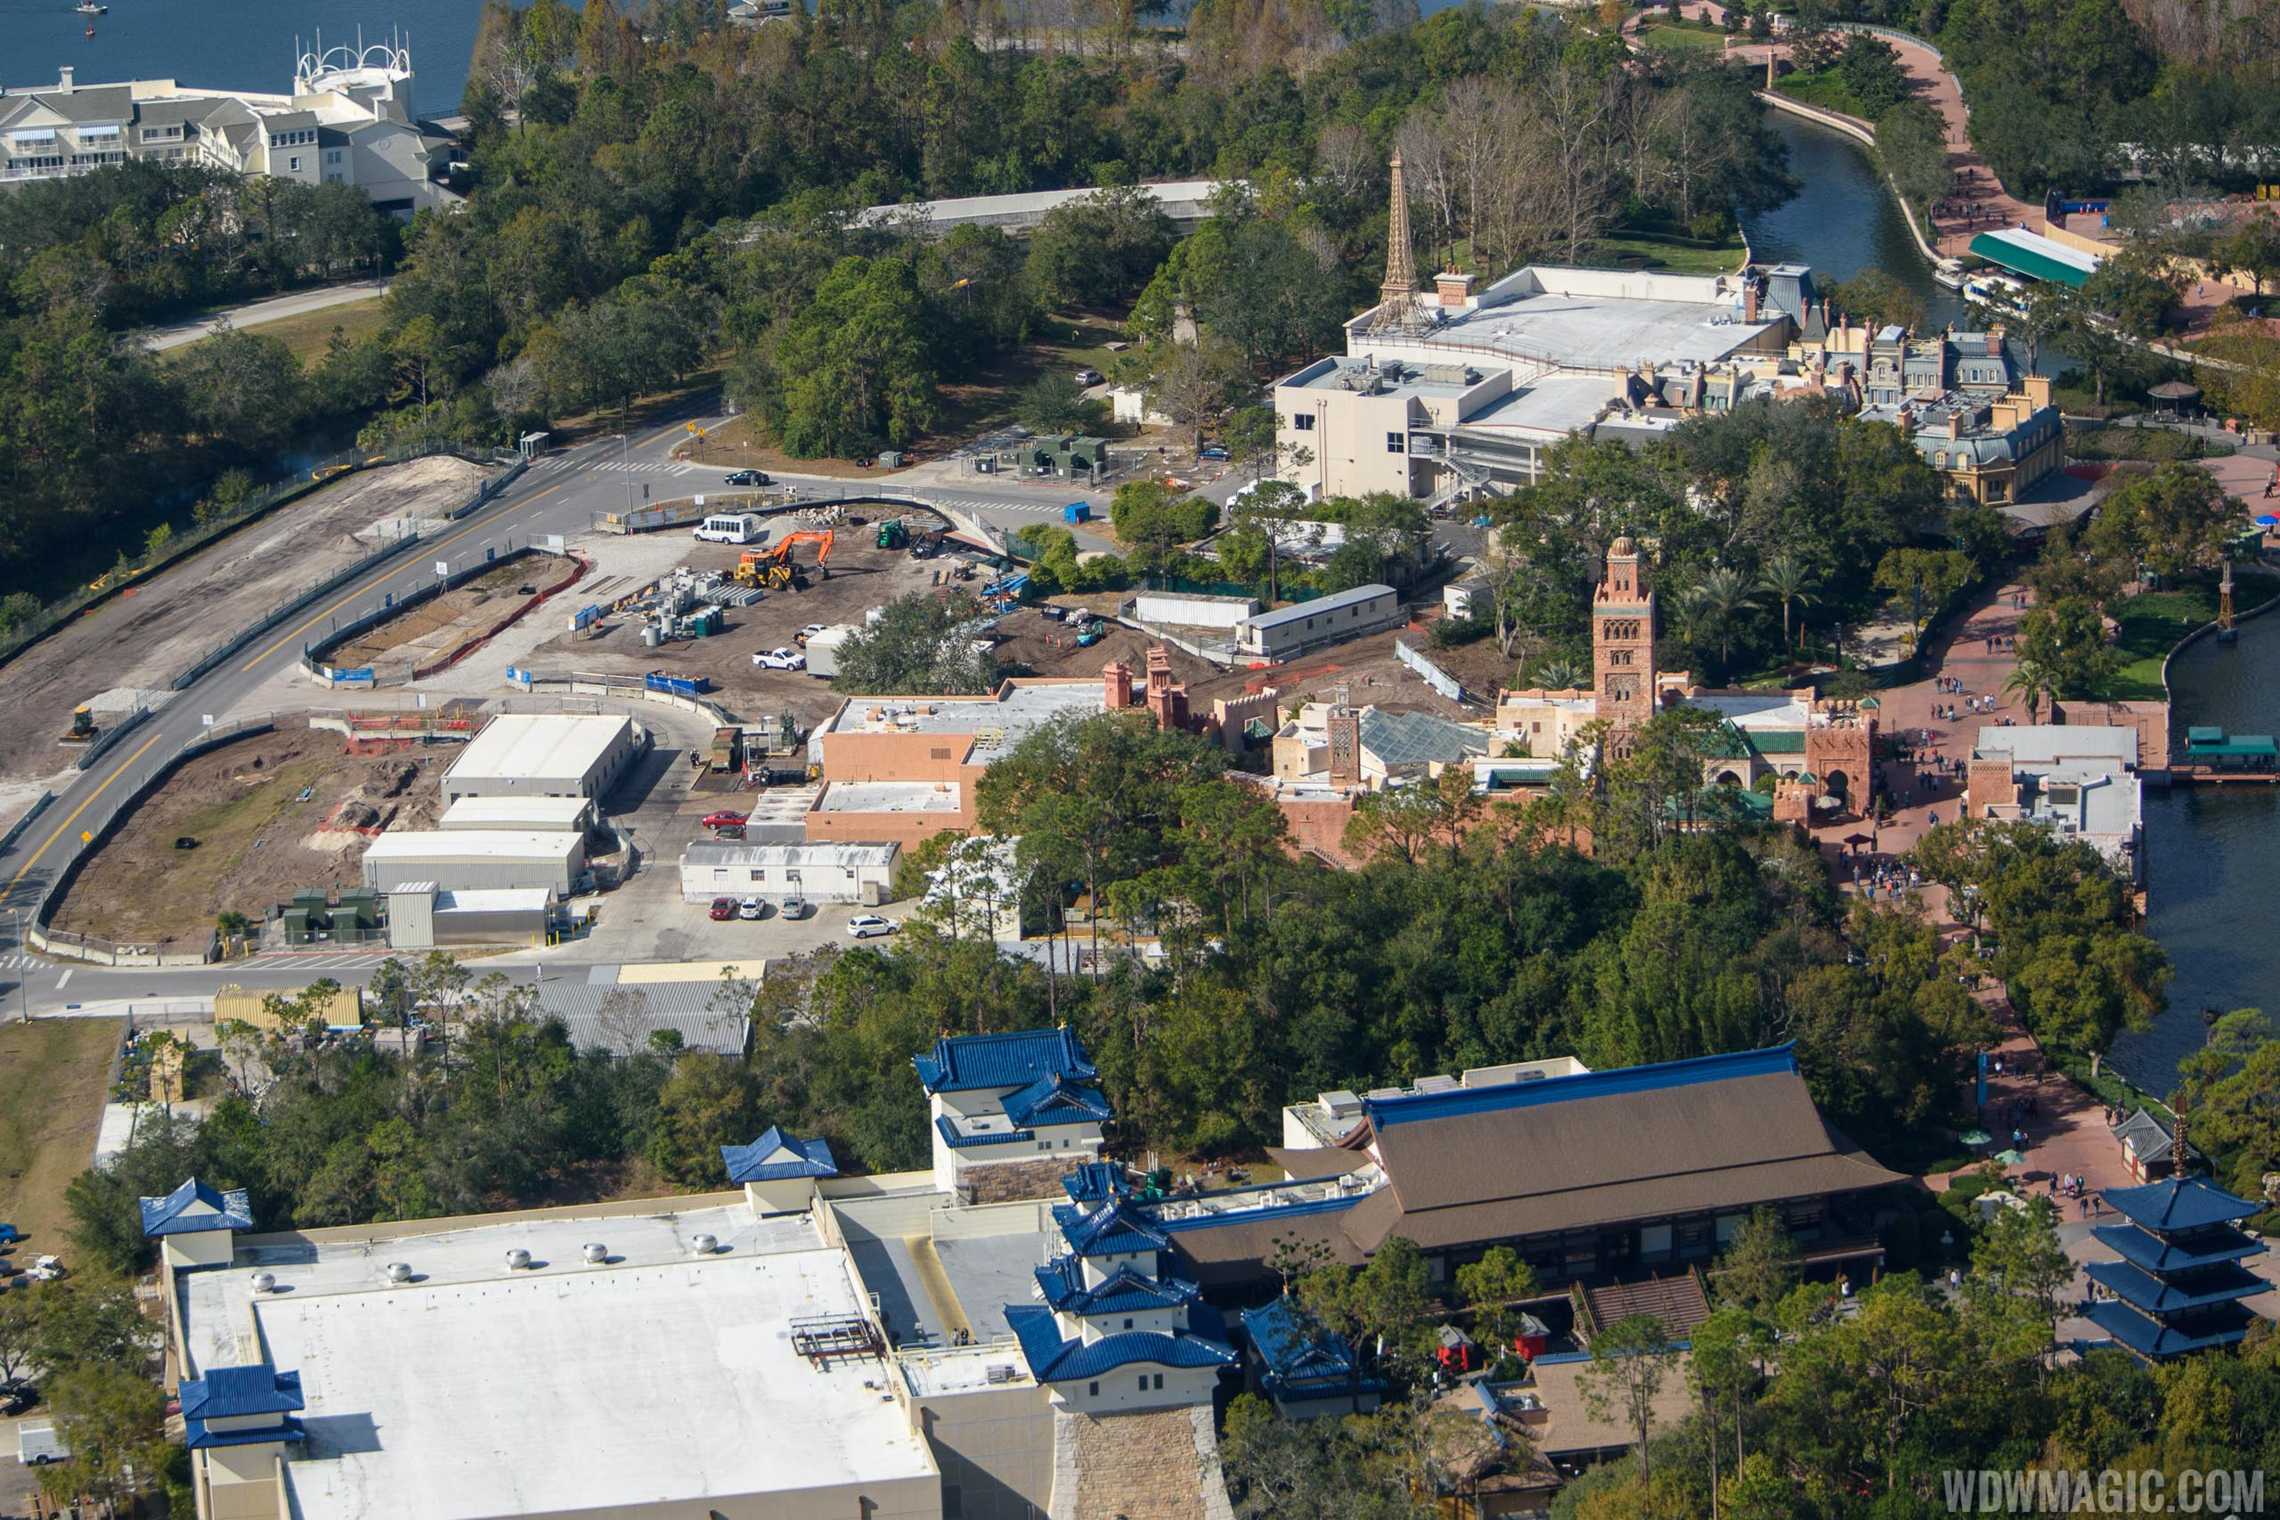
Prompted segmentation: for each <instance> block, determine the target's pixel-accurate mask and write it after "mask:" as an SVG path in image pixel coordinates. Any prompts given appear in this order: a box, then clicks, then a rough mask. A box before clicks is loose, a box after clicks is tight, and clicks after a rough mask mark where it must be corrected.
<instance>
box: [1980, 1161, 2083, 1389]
mask: <svg viewBox="0 0 2280 1520" xmlns="http://www.w3.org/2000/svg"><path fill="white" fill-rule="evenodd" d="M1971 1272H1972V1276H1973V1277H1974V1278H1975V1279H1976V1280H1977V1282H1978V1284H1979V1285H1980V1286H1981V1287H1983V1288H1984V1289H1985V1290H1986V1291H1987V1292H1988V1293H1990V1294H1992V1295H1995V1296H1996V1297H1997V1298H2000V1299H2005V1300H2011V1301H2013V1302H2014V1306H2015V1307H2018V1308H2020V1309H2021V1310H2023V1311H2024V1313H2025V1316H2026V1318H2027V1320H2028V1322H2029V1323H2031V1324H2032V1325H2033V1326H2035V1327H2036V1338H2037V1339H2038V1340H2039V1342H2040V1344H2039V1345H2037V1346H2036V1348H2035V1349H2036V1353H2037V1354H2040V1352H2041V1351H2042V1350H2044V1349H2046V1348H2047V1347H2048V1346H2049V1343H2050V1338H2051V1328H2052V1324H2053V1321H2054V1319H2055V1317H2056V1316H2057V1314H2058V1310H2059V1301H2060V1299H2061V1297H2062V1296H2063V1295H2064V1294H2065V1292H2066V1290H2067V1288H2068V1287H2069V1286H2070V1285H2071V1284H2072V1283H2073V1281H2074V1263H2073V1261H2072V1260H2070V1259H2069V1258H2068V1256H2067V1254H2066V1247H2065V1246H2064V1245H2062V1244H2060V1242H2059V1238H2058V1206H2057V1205H2056V1204H2054V1203H2052V1202H2051V1201H2050V1199H2048V1198H2030V1199H2028V1200H2026V1203H2025V1206H2024V1207H2021V1208H2004V1209H1999V1210H1997V1211H1996V1213H1995V1217H1994V1218H1993V1219H1991V1220H1989V1221H1988V1224H1987V1228H1986V1229H1984V1230H1982V1231H1981V1232H1980V1234H1979V1238H1978V1239H1977V1240H1976V1241H1974V1242H1973V1243H1972V1247H1971Z"/></svg>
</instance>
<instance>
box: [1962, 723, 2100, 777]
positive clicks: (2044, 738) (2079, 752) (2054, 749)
mask: <svg viewBox="0 0 2280 1520" xmlns="http://www.w3.org/2000/svg"><path fill="white" fill-rule="evenodd" d="M1972 749H1973V751H1974V752H1975V753H1977V754H1979V755H1981V756H1984V757H1985V758H1987V759H1990V760H1992V759H1995V758H1996V757H1997V756H2003V757H2006V758H2008V759H2009V760H2010V761H2011V763H2012V764H2014V765H2059V764H2063V763H2065V762H2068V761H2073V762H2077V763H2080V762H2084V761H2100V760H2102V761H2106V762H2108V764H2109V768H2111V767H2112V766H2123V765H2135V764H2137V763H2138V733H2137V730H2136V729H2135V728H2119V727H2111V726H2108V725H2105V724H2099V723H2083V724H2075V723H2013V724H2009V725H2002V724H1995V723H1986V724H1982V725H1980V729H1979V733H1978V736H1977V737H1976V738H1974V739H1973V740H1972Z"/></svg>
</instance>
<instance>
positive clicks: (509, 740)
mask: <svg viewBox="0 0 2280 1520" xmlns="http://www.w3.org/2000/svg"><path fill="white" fill-rule="evenodd" d="M648 744H649V736H648V734H647V733H645V732H644V731H643V730H642V729H641V727H640V726H639V725H637V724H636V723H635V722H634V721H633V720H632V719H631V718H621V717H609V716H604V715H598V714H597V715H580V714H571V713H506V714H503V715H501V716H499V717H496V718H493V719H492V720H491V721H490V722H488V723H486V724H484V725H483V731H482V732H481V733H479V734H477V735H476V736H475V737H474V738H473V739H472V740H471V741H469V743H468V745H467V748H466V749H465V750H463V751H461V752H460V756H459V758H458V759H457V760H455V761H453V762H452V765H451V769H450V770H448V771H445V772H444V774H443V800H444V802H445V803H446V804H450V803H455V802H458V801H459V800H460V799H461V798H463V797H585V798H589V799H599V798H601V797H602V796H604V795H605V794H607V793H608V791H609V790H610V788H611V787H613V786H615V785H616V784H617V783H618V781H619V780H620V779H622V778H623V777H624V775H625V773H626V772H627V771H628V770H630V769H631V768H632V766H633V764H634V762H635V761H636V760H638V759H639V758H640V757H641V753H642V751H643V750H644V749H646V748H647V747H648Z"/></svg>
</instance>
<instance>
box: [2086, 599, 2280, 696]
mask: <svg viewBox="0 0 2280 1520" xmlns="http://www.w3.org/2000/svg"><path fill="white" fill-rule="evenodd" d="M2275 592H2280V579H2275V578H2274V577H2273V576H2270V575H2266V574H2261V573H2259V572H2255V571H2248V572H2238V573H2237V583H2236V585H2235V588H2234V591H2233V606H2234V608H2235V610H2237V611H2240V612H2246V611H2248V610H2249V609H2250V608H2252V607H2258V606H2261V605H2263V604H2264V603H2265V602H2267V601H2269V600H2271V599H2272V597H2273V595H2274V594H2275ZM2216 616H2217V591H2216V587H2215V586H2214V585H2207V586H2200V585H2195V586H2183V587H2179V588H2178V589H2176V590H2174V591H2148V592H2146V593H2144V594H2143V595H2141V596H2133V597H2131V598H2130V599H2129V600H2128V601H2126V602H2123V603H2122V604H2121V605H2120V606H2118V607H2116V608H2115V609H2114V621H2115V622H2116V623H2118V624H2120V625H2121V632H2120V633H2119V634H2118V635H2117V636H2116V638H2115V641H2114V642H2115V646H2116V647H2117V648H2119V649H2120V650H2121V652H2122V659H2123V662H2124V663H2123V665H2122V670H2121V674H2120V675H2119V676H2117V677H2116V678H2115V681H2114V695H2115V696H2116V697H2118V698H2120V699H2122V700H2124V701H2132V702H2140V701H2142V702H2158V701H2161V700H2162V699H2164V698H2165V697H2166V696H2167V695H2168V691H2167V689H2166V688H2165V687H2163V686H2162V684H2161V662H2162V661H2163V660H2164V659H2165V658H2167V657H2168V654H2169V651H2170V650H2171V649H2172V648H2174V647H2175V646H2176V643H2177V641H2178V640H2179V639H2181V638H2183V637H2185V635H2187V634H2188V633H2191V632H2192V631H2193V630H2194V629H2196V628H2198V627H2200V626H2201V625H2202V624H2203V623H2208V622H2213V621H2215V619H2216Z"/></svg>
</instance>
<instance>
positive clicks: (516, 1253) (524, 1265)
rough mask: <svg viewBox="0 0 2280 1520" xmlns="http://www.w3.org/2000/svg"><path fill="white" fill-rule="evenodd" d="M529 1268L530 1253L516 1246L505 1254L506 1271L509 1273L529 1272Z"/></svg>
mask: <svg viewBox="0 0 2280 1520" xmlns="http://www.w3.org/2000/svg"><path fill="white" fill-rule="evenodd" d="M529 1268H530V1252H528V1251H526V1250H524V1249H523V1248H522V1247H521V1246H516V1247H515V1248H514V1249H513V1250H511V1251H509V1252H507V1270H508V1271H509V1272H523V1271H527V1270H529Z"/></svg>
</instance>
